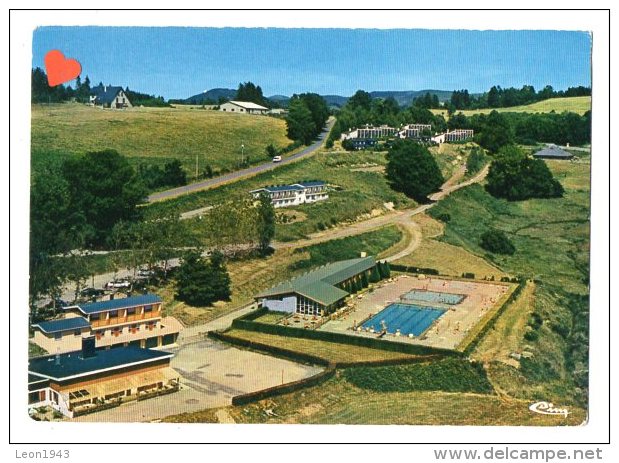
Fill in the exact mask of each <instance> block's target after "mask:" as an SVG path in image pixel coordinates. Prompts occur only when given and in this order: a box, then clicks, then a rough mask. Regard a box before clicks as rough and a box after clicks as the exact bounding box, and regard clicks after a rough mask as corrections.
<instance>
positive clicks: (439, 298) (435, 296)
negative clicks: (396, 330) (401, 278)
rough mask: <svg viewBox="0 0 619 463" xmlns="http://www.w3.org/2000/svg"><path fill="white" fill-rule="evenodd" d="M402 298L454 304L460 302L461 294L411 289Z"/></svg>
mask: <svg viewBox="0 0 619 463" xmlns="http://www.w3.org/2000/svg"><path fill="white" fill-rule="evenodd" d="M402 299H406V300H412V301H422V302H439V303H441V304H448V305H455V304H459V303H460V302H462V299H464V296H463V295H461V294H450V293H439V292H435V291H419V290H416V289H414V290H412V291H410V292H408V293H406V294H405V295H404V296H402Z"/></svg>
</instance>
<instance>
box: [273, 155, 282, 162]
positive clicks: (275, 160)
mask: <svg viewBox="0 0 619 463" xmlns="http://www.w3.org/2000/svg"><path fill="white" fill-rule="evenodd" d="M273 162H282V157H281V156H275V157H274V158H273Z"/></svg>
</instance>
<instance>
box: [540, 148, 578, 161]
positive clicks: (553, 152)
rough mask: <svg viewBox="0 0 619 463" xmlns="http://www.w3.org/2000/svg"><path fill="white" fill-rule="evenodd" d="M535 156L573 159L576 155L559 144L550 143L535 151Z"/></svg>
mask: <svg viewBox="0 0 619 463" xmlns="http://www.w3.org/2000/svg"><path fill="white" fill-rule="evenodd" d="M533 157H534V158H536V159H572V158H573V157H574V155H573V154H572V153H569V152H567V151H565V150H563V149H561V148H559V147H558V146H557V145H548V146H547V147H546V148H544V149H541V150H539V151H537V152H536V153H534V154H533Z"/></svg>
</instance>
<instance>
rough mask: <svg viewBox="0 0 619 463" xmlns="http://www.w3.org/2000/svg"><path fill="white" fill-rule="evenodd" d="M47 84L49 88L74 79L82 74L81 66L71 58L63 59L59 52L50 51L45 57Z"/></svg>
mask: <svg viewBox="0 0 619 463" xmlns="http://www.w3.org/2000/svg"><path fill="white" fill-rule="evenodd" d="M45 70H46V71H47V83H48V85H49V86H50V87H55V86H56V85H60V84H64V83H65V82H69V81H70V80H73V79H75V78H76V77H77V76H79V75H80V73H81V72H82V65H81V64H80V63H79V62H78V61H76V60H74V59H71V58H65V57H64V55H63V54H62V52H61V51H59V50H52V51H49V52H47V54H46V55H45Z"/></svg>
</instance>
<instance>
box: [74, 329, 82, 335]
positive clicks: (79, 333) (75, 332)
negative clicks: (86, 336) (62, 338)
mask: <svg viewBox="0 0 619 463" xmlns="http://www.w3.org/2000/svg"><path fill="white" fill-rule="evenodd" d="M73 334H74V335H75V336H81V335H82V330H81V329H79V330H75V331H74V332H73Z"/></svg>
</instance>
